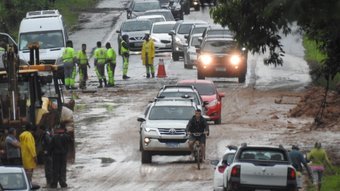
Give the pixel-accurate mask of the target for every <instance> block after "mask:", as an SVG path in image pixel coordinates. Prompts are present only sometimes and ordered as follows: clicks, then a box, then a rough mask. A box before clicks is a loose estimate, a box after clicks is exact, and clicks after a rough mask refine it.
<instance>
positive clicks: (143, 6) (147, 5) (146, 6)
mask: <svg viewBox="0 0 340 191" xmlns="http://www.w3.org/2000/svg"><path fill="white" fill-rule="evenodd" d="M160 8H161V6H160V4H159V1H152V2H138V3H135V6H134V7H133V11H134V12H144V11H147V10H152V9H160Z"/></svg>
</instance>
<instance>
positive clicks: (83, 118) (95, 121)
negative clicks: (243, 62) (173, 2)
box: [34, 0, 310, 191]
mask: <svg viewBox="0 0 340 191" xmlns="http://www.w3.org/2000/svg"><path fill="white" fill-rule="evenodd" d="M126 3H127V2H126V1H116V0H104V1H102V2H101V3H100V4H99V5H98V9H96V11H95V9H94V10H92V11H91V12H90V13H84V14H83V15H82V16H81V22H82V23H81V25H80V26H79V27H78V28H79V31H76V32H74V33H73V34H71V35H70V39H72V40H73V41H74V47H75V48H76V49H78V48H80V45H81V44H82V43H86V44H88V49H89V50H93V49H94V48H95V44H96V41H98V40H100V41H102V44H105V43H106V42H107V41H109V42H111V44H112V45H113V47H114V49H115V50H116V51H117V34H116V33H115V31H116V30H117V28H118V27H119V26H120V24H121V22H122V21H124V20H125V19H126V13H125V12H122V11H121V10H122V8H123V7H124V6H125V4H126ZM197 18H200V19H203V20H205V21H207V22H209V23H213V22H212V21H211V19H210V18H209V15H208V10H205V11H204V12H202V11H201V12H194V11H192V12H191V14H190V15H188V16H185V19H197ZM299 39H300V38H299V37H298V36H289V37H287V38H286V39H285V41H286V42H287V43H284V45H285V48H286V51H287V53H288V54H287V55H286V56H285V58H284V60H285V63H284V66H283V67H278V68H275V67H271V66H269V67H267V66H264V65H263V55H249V57H248V59H249V60H248V72H247V80H246V83H245V84H238V83H237V79H236V78H235V79H233V78H231V79H214V78H212V80H214V81H215V82H216V84H217V86H218V87H219V88H220V90H221V91H223V92H225V93H226V97H228V99H227V100H226V99H225V105H224V108H223V114H224V118H223V121H222V122H223V123H222V125H212V127H213V129H215V130H213V131H212V134H211V136H210V138H209V139H208V140H207V141H208V143H207V144H208V151H207V155H208V157H207V158H208V159H209V160H211V159H218V158H219V157H220V156H221V154H222V153H223V150H224V146H225V145H226V144H229V143H234V144H237V143H240V142H243V141H244V140H251V141H252V142H253V143H262V144H266V143H270V142H271V140H272V139H275V137H277V136H278V135H277V134H272V133H264V132H266V131H268V130H267V129H263V127H262V126H261V128H259V129H260V132H261V134H257V132H258V131H259V130H258V129H257V128H255V129H253V127H254V126H256V124H257V123H260V122H261V120H262V121H263V120H264V119H267V118H268V116H270V114H271V113H273V112H278V113H280V114H281V113H284V112H286V111H287V110H289V109H290V108H291V107H292V106H291V105H289V106H284V107H280V108H277V107H275V106H273V107H272V106H268V104H266V102H267V101H268V100H270V101H272V100H271V99H272V98H271V97H270V96H268V98H267V95H266V94H265V93H263V94H264V95H263V94H261V93H260V95H257V94H258V93H254V91H253V90H254V89H261V90H271V89H282V90H286V89H288V91H291V90H293V91H296V90H299V89H301V88H303V87H305V86H306V85H308V83H309V82H310V78H309V75H308V67H307V64H306V63H305V62H304V61H303V59H302V56H303V48H302V47H301V42H300V41H299ZM157 58H163V59H164V60H165V66H166V72H167V75H168V77H167V78H161V79H157V78H156V79H146V78H145V69H144V67H143V65H142V63H141V59H140V55H139V54H138V53H135V54H134V55H132V56H131V58H130V66H129V73H128V75H129V76H131V79H129V80H122V79H121V78H122V60H121V57H119V56H118V58H117V67H116V68H117V70H116V75H115V78H116V84H117V87H115V88H109V89H101V90H99V91H96V90H97V89H96V86H97V85H98V84H97V80H96V76H95V74H94V71H93V59H91V66H92V67H91V69H90V80H89V88H88V89H89V90H94V91H95V92H92V91H89V92H87V93H82V92H80V91H77V92H75V93H74V96H76V97H78V99H77V100H76V103H77V106H76V111H75V121H76V143H77V148H76V152H77V154H76V161H75V163H74V164H70V165H69V166H68V184H69V185H70V188H68V189H66V190H117V191H121V190H212V187H213V185H212V174H213V170H214V167H213V166H211V165H210V164H209V161H207V162H206V163H205V164H204V165H203V168H202V169H201V170H197V169H196V166H195V164H194V163H192V162H190V161H189V160H188V159H189V158H188V156H178V157H172V156H170V157H169V156H155V157H153V161H154V162H153V163H152V164H150V165H141V162H140V160H141V159H140V152H139V150H138V146H139V144H138V141H139V134H138V130H139V129H138V128H139V123H138V122H137V121H136V119H137V117H138V116H139V115H141V114H142V113H143V111H144V108H145V106H146V105H147V103H148V101H149V100H152V98H153V97H154V96H155V95H156V93H157V90H158V89H159V88H160V87H161V86H162V85H163V84H171V83H176V81H177V80H179V79H194V78H196V70H195V69H192V70H188V69H184V67H183V61H179V62H173V61H172V60H171V54H169V53H164V54H161V55H158V56H157V57H156V59H155V60H156V65H157ZM156 69H157V66H156ZM66 95H68V96H71V94H70V93H66ZM250 95H252V96H259V98H258V99H254V98H253V97H250ZM258 102H259V103H260V104H261V105H260V106H256V107H254V108H253V105H254V103H258ZM267 107H269V108H270V109H269V111H266V112H263V110H265V109H266V108H267ZM259 112H261V113H262V112H263V113H262V115H261V116H256V115H255V114H258V113H259ZM243 114H245V116H246V115H247V117H244V116H242V115H243ZM252 114H254V115H252ZM248 115H249V116H248ZM281 115H282V116H283V118H285V117H284V114H281ZM254 121H255V122H254ZM253 124H255V125H253ZM285 124H286V122H285V121H284V120H282V121H280V122H279V123H278V125H277V126H284V125H285ZM283 132H285V130H280V131H279V133H283ZM268 134H270V136H268ZM34 179H35V180H36V182H38V183H40V185H44V184H45V182H44V178H43V171H42V169H41V168H39V169H38V170H37V171H36V173H35V178H34ZM43 190H48V189H45V188H44V189H43Z"/></svg>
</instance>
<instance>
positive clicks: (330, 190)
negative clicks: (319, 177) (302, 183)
mask: <svg viewBox="0 0 340 191" xmlns="http://www.w3.org/2000/svg"><path fill="white" fill-rule="evenodd" d="M335 172H336V174H335V175H334V174H333V175H332V174H331V173H330V172H327V171H326V173H325V175H324V177H323V182H322V186H321V191H338V190H339V188H340V181H339V180H340V166H337V167H335ZM307 191H317V189H316V188H315V185H313V184H312V183H309V184H308V186H307Z"/></svg>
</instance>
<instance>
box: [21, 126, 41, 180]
mask: <svg viewBox="0 0 340 191" xmlns="http://www.w3.org/2000/svg"><path fill="white" fill-rule="evenodd" d="M32 130H33V125H32V124H27V125H26V128H25V131H24V132H22V133H21V134H20V136H19V140H20V144H21V157H22V164H23V167H24V169H25V171H26V174H27V178H28V180H29V181H30V182H32V176H33V170H34V169H35V167H36V166H37V153H36V150H35V141H34V137H33V135H32V133H31V132H30V131H32Z"/></svg>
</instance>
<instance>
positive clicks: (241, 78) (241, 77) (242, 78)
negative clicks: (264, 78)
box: [238, 74, 246, 83]
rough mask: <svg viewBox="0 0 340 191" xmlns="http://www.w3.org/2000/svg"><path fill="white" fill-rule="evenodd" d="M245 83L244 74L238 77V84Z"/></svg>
mask: <svg viewBox="0 0 340 191" xmlns="http://www.w3.org/2000/svg"><path fill="white" fill-rule="evenodd" d="M245 81H246V74H242V76H239V77H238V83H244V82H245Z"/></svg>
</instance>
